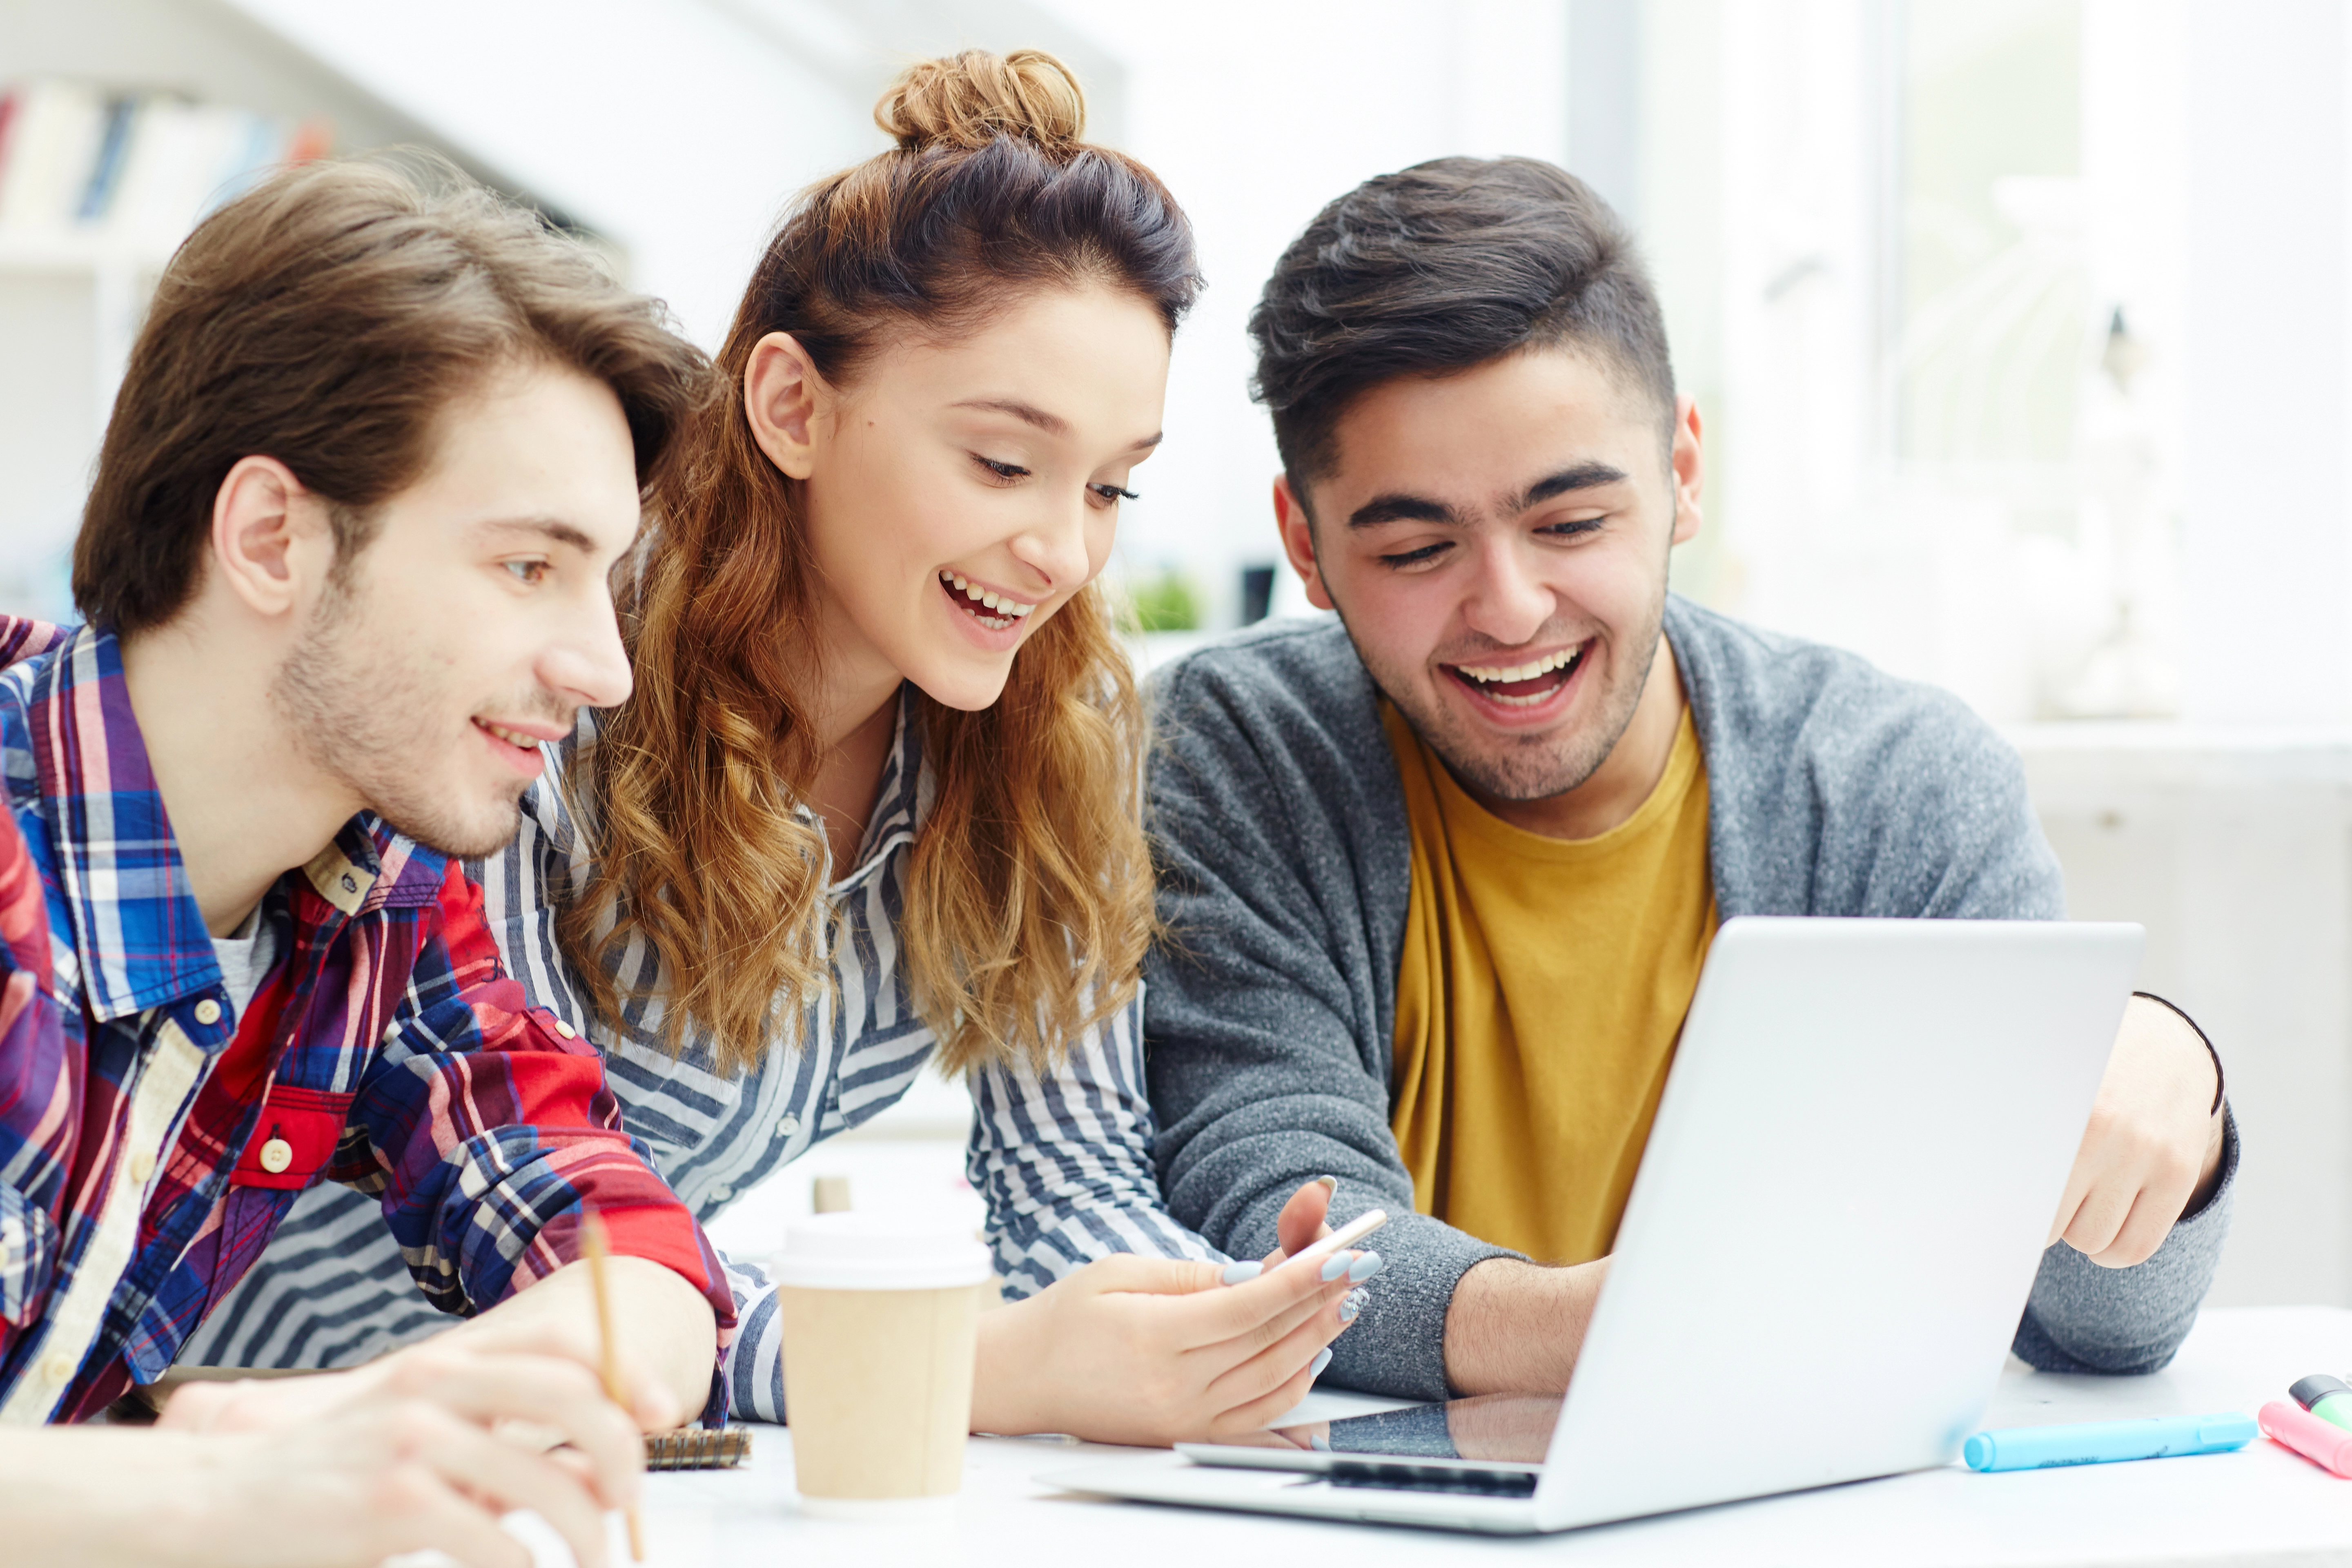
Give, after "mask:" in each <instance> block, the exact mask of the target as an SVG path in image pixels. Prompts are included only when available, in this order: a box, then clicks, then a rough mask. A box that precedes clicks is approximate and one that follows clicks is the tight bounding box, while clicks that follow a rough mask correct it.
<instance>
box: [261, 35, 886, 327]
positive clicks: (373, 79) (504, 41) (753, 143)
mask: <svg viewBox="0 0 2352 1568" xmlns="http://www.w3.org/2000/svg"><path fill="white" fill-rule="evenodd" d="M235 4H236V5H237V6H238V8H239V9H240V10H242V11H244V12H245V13H247V15H248V16H253V17H254V18H256V19H257V20H259V21H262V22H266V23H267V24H268V26H271V27H273V28H276V29H277V30H278V31H279V32H280V33H282V34H283V35H284V36H285V37H288V38H289V39H291V40H292V41H293V42H295V43H296V44H298V45H299V46H300V47H302V48H304V49H306V50H308V51H310V53H312V54H314V55H316V56H318V57H319V58H321V59H324V60H327V61H330V62H331V63H332V64H333V65H334V66H335V67H336V68H338V69H340V70H341V71H343V72H345V73H347V74H349V75H351V76H352V77H353V78H354V79H358V80H360V81H362V82H363V83H365V84H366V85H367V86H368V87H370V88H371V89H373V90H374V91H376V92H377V93H379V94H381V95H383V97H385V98H388V99H392V100H395V101H397V102H399V103H400V104H401V105H402V106H403V107H404V108H405V109H406V110H408V111H409V112H410V113H412V114H415V116H417V117H418V118H420V119H422V120H425V121H428V122H430V123H431V124H432V125H434V126H435V127H436V129H437V130H438V131H439V132H441V133H443V134H445V135H446V136H448V137H450V138H451V139H453V140H455V141H457V142H460V143H462V144H465V145H467V146H471V147H474V148H477V149H480V150H482V151H483V153H484V154H485V155H486V156H488V157H490V158H492V159H494V160H495V161H496V162H497V163H499V164H500V165H502V166H503V167H505V168H506V169H508V170H509V172H510V173H511V174H512V175H513V177H514V178H515V179H517V180H518V181H520V183H521V184H523V185H525V186H526V187H528V188H529V189H530V190H531V191H534V192H536V193H538V194H539V195H542V196H544V197H545V198H546V199H548V200H549V201H551V202H553V203H555V204H557V205H560V206H562V207H563V208H565V209H566V210H568V211H570V212H572V214H574V215H576V216H578V217H579V218H581V219H582V220H583V221H584V222H586V223H588V224H589V225H591V226H593V227H595V228H596V229H598V230H600V231H602V232H603V233H604V234H607V235H609V236H610V237H612V238H613V239H614V240H615V241H616V242H617V243H618V244H619V245H620V246H621V247H623V248H624V249H625V251H626V252H627V255H628V258H629V264H630V280H631V282H632V283H634V284H635V286H637V287H639V288H642V289H646V290H648V291H650V292H653V293H656V294H659V295H661V296H663V297H664V298H666V299H667V300H669V302H670V305H671V307H672V308H673V309H674V310H676V311H677V313H678V315H679V317H680V318H681V320H682V321H684V322H685V324H686V326H687V328H688V331H689V332H690V333H691V335H693V336H694V337H695V338H696V339H697V340H698V342H703V343H705V344H706V345H710V346H715V345H716V344H717V342H718V340H719V336H720V335H721V334H722V333H723V332H724V331H725V330H726V324H727V321H728V319H729V318H730V316H731V315H732V314H733V312H734V309H735V303H736V300H738V298H739V297H740V295H741V293H742V289H743V282H744V279H746V278H748V277H750V276H751V264H752V262H753V261H754V260H756V259H757V258H758V257H759V253H760V247H761V242H762V241H763V240H764V239H765V238H766V237H767V231H768V229H769V226H771V225H772V222H773V221H774V219H775V217H776V216H777V215H778V213H780V212H781V211H782V207H783V205H784V203H785V201H786V200H787V199H788V198H789V197H790V195H792V193H793V191H795V190H797V189H798V188H799V187H800V186H802V185H803V184H807V183H808V182H809V181H810V180H813V179H814V178H815V177H817V176H818V175H819V174H824V173H825V172H826V171H828V170H831V169H834V168H836V167H838V166H840V165H841V164H844V163H849V162H852V161H853V160H855V159H856V158H859V157H863V156H865V155H866V153H870V152H873V151H875V150H876V149H877V147H878V146H879V145H880V144H881V133H880V132H878V131H877V130H876V129H875V128H874V126H873V123H872V121H870V120H869V119H868V118H867V110H869V108H870V107H871V105H870V102H853V101H851V100H850V99H849V98H848V96H847V95H846V94H845V93H844V92H843V91H841V90H840V89H837V88H836V87H835V84H834V82H833V81H832V80H831V79H828V78H827V77H826V76H825V75H824V74H822V73H821V71H820V69H819V68H817V67H816V66H814V65H813V64H812V63H811V62H810V61H809V60H808V58H806V57H805V56H804V55H803V54H800V53H797V52H794V51H793V50H792V49H790V48H788V47H786V45H785V44H784V43H783V42H782V40H780V39H779V37H777V36H776V35H775V34H773V33H772V32H770V31H768V30H765V29H763V28H761V27H760V26H756V25H754V24H753V23H752V22H751V21H748V20H746V19H744V18H743V17H742V16H740V15H739V14H737V13H736V12H734V11H732V10H731V9H726V8H721V7H720V6H718V5H702V4H692V3H679V0H564V3H562V4H561V5H558V4H554V3H552V0H531V3H525V4H507V5H483V4H480V3H478V0H471V3H468V0H401V3H400V4H397V5H394V4H390V3H388V0H355V3H352V4H342V5H315V4H310V3H309V0H235Z"/></svg>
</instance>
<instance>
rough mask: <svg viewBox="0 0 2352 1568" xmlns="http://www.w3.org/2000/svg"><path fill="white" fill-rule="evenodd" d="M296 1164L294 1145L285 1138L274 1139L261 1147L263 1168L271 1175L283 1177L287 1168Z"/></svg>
mask: <svg viewBox="0 0 2352 1568" xmlns="http://www.w3.org/2000/svg"><path fill="white" fill-rule="evenodd" d="M292 1163H294V1145H292V1144H291V1143H289V1142H286V1140H285V1139H283V1138H272V1139H271V1140H270V1141H269V1142H267V1143H264V1144H263V1145H262V1146H261V1168H262V1169H263V1170H265V1171H267V1172H268V1173H270V1174H271V1175H273V1176H277V1175H283V1174H284V1173H285V1171H286V1167H287V1166H289V1165H290V1164H292Z"/></svg>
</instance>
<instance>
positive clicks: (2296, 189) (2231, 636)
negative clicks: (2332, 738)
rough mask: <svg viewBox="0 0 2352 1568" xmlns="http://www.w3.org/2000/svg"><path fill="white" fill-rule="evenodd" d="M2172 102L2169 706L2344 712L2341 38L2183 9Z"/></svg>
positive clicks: (2205, 2)
mask: <svg viewBox="0 0 2352 1568" xmlns="http://www.w3.org/2000/svg"><path fill="white" fill-rule="evenodd" d="M2190 27H2191V42H2190V58H2192V59H2194V60H2195V61H2196V90H2195V91H2194V92H2193V93H2192V94H2191V95H2190V97H2189V215H2190V221H2189V226H2188V230H2189V233H2188V239H2189V289H2190V303H2191V310H2192V314H2191V317H2190V321H2189V416H2188V426H2189V437H2188V451H2187V480H2188V531H2187V539H2186V551H2185V555H2186V564H2187V573H2186V579H2187V584H2188V613H2187V621H2188V625H2189V633H2190V637H2191V638H2192V639H2193V646H2194V648H2195V654H2194V657H2193V658H2190V659H2189V661H2188V668H2187V683H2186V697H2187V714H2188V716H2189V717H2191V718H2199V719H2206V720H2210V721H2220V722H2269V723H2326V722H2328V721H2336V720H2340V719H2343V718H2346V717H2347V716H2352V643H2347V637H2346V626H2347V594H2352V537H2347V532H2352V511H2347V489H2346V480H2347V475H2346V467H2345V456H2346V452H2347V436H2352V384H2347V350H2348V349H2352V337H2347V327H2352V313H2347V309H2346V291H2347V287H2352V250H2347V234H2346V228H2345V209H2346V202H2347V189H2348V188H2352V187H2347V179H2348V178H2352V159H2348V158H2347V147H2346V137H2347V132H2352V127H2347V118H2346V114H2345V89H2346V85H2347V78H2352V68H2347V41H2352V40H2347V26H2346V19H2345V13H2344V8H2343V6H2342V5H2338V4H2336V0H2198V3H2197V4H2196V5H2193V6H2192V7H2191V21H2190Z"/></svg>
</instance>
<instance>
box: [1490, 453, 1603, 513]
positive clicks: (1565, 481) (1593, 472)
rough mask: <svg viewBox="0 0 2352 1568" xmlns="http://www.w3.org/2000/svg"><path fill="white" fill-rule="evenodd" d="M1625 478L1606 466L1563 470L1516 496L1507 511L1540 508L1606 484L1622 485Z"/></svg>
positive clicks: (1581, 464)
mask: <svg viewBox="0 0 2352 1568" xmlns="http://www.w3.org/2000/svg"><path fill="white" fill-rule="evenodd" d="M1625 477H1626V476H1625V470H1624V469H1622V468H1612V467H1611V466H1610V465H1609V464H1607V463H1579V464H1577V465H1576V466H1575V467H1574V468H1562V469H1561V470H1560V471H1559V472H1558V473H1556V474H1553V475H1551V476H1549V478H1546V479H1538V480H1537V481H1536V482H1535V483H1534V484H1531V485H1529V486H1528V488H1527V489H1525V490H1523V491H1521V492H1520V493H1519V494H1518V495H1517V496H1516V497H1514V498H1513V499H1512V500H1511V501H1510V503H1509V506H1508V508H1507V510H1508V511H1510V512H1512V513H1514V514H1516V513H1518V512H1523V511H1525V510H1528V508H1529V507H1531V506H1541V505H1542V504H1543V503H1544V502H1546V501H1548V500H1552V499H1553V498H1554V497H1557V496H1564V495H1569V494H1570V493H1572V492H1574V491H1577V490H1594V489H1600V488H1601V486H1603V485H1614V484H1621V483H1622V482H1623V481H1624V479H1625Z"/></svg>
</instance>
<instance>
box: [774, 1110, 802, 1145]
mask: <svg viewBox="0 0 2352 1568" xmlns="http://www.w3.org/2000/svg"><path fill="white" fill-rule="evenodd" d="M800 1130H801V1119H800V1118H799V1117H797V1116H794V1115H793V1113H792V1112H791V1111H789V1110H787V1111H785V1112H784V1113H783V1114H782V1116H779V1117H777V1118H776V1136H777V1137H779V1138H789V1137H791V1136H792V1135H793V1133H795V1132H797V1131H800Z"/></svg>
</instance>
